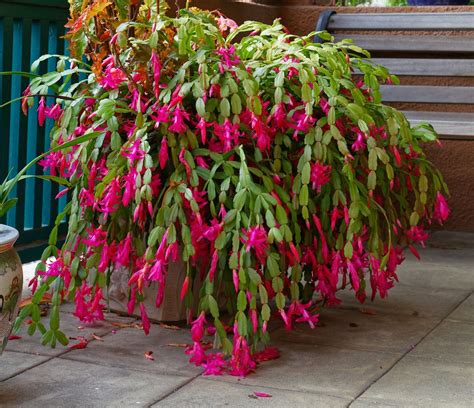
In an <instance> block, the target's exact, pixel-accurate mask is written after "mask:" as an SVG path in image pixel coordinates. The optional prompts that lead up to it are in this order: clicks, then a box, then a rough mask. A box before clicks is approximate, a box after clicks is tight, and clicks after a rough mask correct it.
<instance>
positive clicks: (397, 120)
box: [17, 0, 449, 375]
mask: <svg viewBox="0 0 474 408" xmlns="http://www.w3.org/2000/svg"><path fill="white" fill-rule="evenodd" d="M70 4H71V18H70V20H69V22H68V24H67V27H68V29H69V31H68V33H67V39H68V40H69V43H70V50H71V57H65V56H45V57H42V59H41V60H40V61H39V62H38V63H39V64H40V63H41V61H43V60H45V59H46V58H56V59H57V70H56V71H55V72H49V73H47V74H46V75H42V76H37V77H35V78H34V79H33V80H32V81H31V83H30V86H29V87H28V89H27V90H26V92H25V96H24V105H25V110H26V109H27V106H28V104H29V105H30V106H31V105H32V100H33V99H34V98H37V97H39V98H40V99H39V107H38V119H39V122H40V124H42V122H44V119H45V117H50V118H53V119H54V122H55V126H54V128H53V129H52V131H51V142H52V145H53V146H58V145H61V144H64V143H67V142H70V141H73V140H75V139H76V138H78V137H81V136H84V135H88V134H89V133H91V132H93V133H97V132H98V133H99V136H98V137H97V138H95V139H93V140H86V141H83V142H82V143H80V144H78V145H75V146H73V147H70V148H68V149H65V150H61V151H56V152H54V153H52V154H50V155H48V156H47V157H46V158H45V159H44V160H43V162H42V164H43V166H44V167H45V169H47V171H49V173H50V174H52V175H56V176H59V177H62V178H65V179H67V181H68V189H67V194H68V196H69V197H70V200H69V203H68V205H67V206H66V208H65V210H64V212H63V213H62V215H61V216H60V217H58V220H57V223H58V224H57V225H59V223H60V222H61V220H63V219H64V218H66V217H67V219H68V223H69V229H68V235H67V238H66V241H65V243H64V244H63V245H62V247H61V248H57V247H56V242H57V227H55V228H54V229H53V232H52V234H51V238H50V246H49V247H48V248H47V250H46V251H45V253H44V254H43V262H42V263H41V264H40V266H39V268H38V270H37V276H36V278H35V280H34V282H33V289H34V291H35V295H34V296H33V301H32V303H31V304H30V305H28V306H27V307H25V308H24V309H23V310H22V312H21V315H20V317H19V319H18V321H17V326H19V325H20V323H21V321H22V320H23V319H25V318H26V317H27V316H28V315H31V317H32V318H31V327H30V332H34V331H35V330H36V329H38V330H40V331H41V332H42V333H43V338H42V341H43V343H45V344H47V343H51V344H52V345H53V346H54V345H55V344H56V342H57V341H59V342H61V343H66V342H67V338H66V336H65V335H64V334H63V333H62V332H61V331H60V322H59V307H60V304H61V302H62V301H64V300H67V299H69V300H74V301H75V304H76V309H75V315H76V316H77V317H79V318H80V319H81V320H83V321H86V322H90V321H93V320H96V319H102V318H103V310H104V307H105V306H104V305H105V303H106V298H107V285H108V283H109V282H110V276H111V274H114V273H125V272H124V270H127V271H129V281H128V284H129V308H130V310H133V309H134V307H135V305H138V306H139V310H140V311H141V315H142V323H143V329H144V331H145V332H146V333H147V332H148V330H149V325H150V323H149V319H148V317H147V310H146V308H145V306H144V303H143V300H144V289H145V288H146V287H148V286H149V285H150V284H152V283H154V284H155V285H156V287H157V293H156V306H158V307H159V306H160V304H161V302H162V300H163V293H164V287H165V285H166V280H167V279H172V277H171V276H170V275H169V273H168V272H167V271H168V267H169V265H170V264H171V263H173V262H175V261H176V260H178V259H180V260H182V261H183V262H184V265H185V270H186V278H185V280H184V283H183V285H182V289H181V292H180V294H176V296H180V297H181V300H182V302H184V303H185V304H186V306H187V307H188V311H189V319H190V320H191V321H192V329H191V335H192V340H193V344H192V345H191V346H189V347H188V349H187V350H186V352H187V353H188V354H189V355H190V357H191V358H190V361H191V362H193V363H195V364H197V365H202V366H203V367H204V369H205V372H206V373H207V374H220V373H222V372H223V371H226V372H228V373H230V374H233V375H246V374H248V373H249V372H251V371H252V370H253V369H254V368H255V365H256V362H258V361H259V360H261V359H262V358H264V359H265V358H270V357H269V356H267V355H266V354H268V353H269V352H268V349H267V352H264V353H263V357H262V351H261V347H262V345H263V344H266V343H267V342H268V340H269V338H268V332H267V328H268V324H269V321H270V319H272V318H279V319H283V322H284V324H285V326H286V327H287V328H288V329H291V328H292V326H293V325H294V324H295V322H296V323H302V322H304V323H306V324H308V325H309V326H311V327H315V326H316V325H317V322H318V312H319V310H320V309H321V308H322V307H323V306H324V305H335V304H338V303H339V302H340V300H339V299H338V297H337V296H338V294H337V292H338V290H340V289H342V288H351V289H352V291H353V292H354V295H355V297H356V298H357V299H358V300H359V301H361V302H364V301H365V300H366V297H367V296H368V297H370V298H372V299H373V298H374V297H375V296H376V295H377V294H379V295H380V297H382V298H383V297H385V296H386V294H387V291H388V290H389V289H390V288H391V287H392V286H393V285H394V282H395V281H396V280H397V275H396V269H397V266H398V265H399V264H400V263H401V262H402V261H403V251H404V249H405V248H407V247H408V248H410V249H411V250H412V251H413V252H415V253H416V249H415V248H414V246H413V244H415V243H423V241H424V240H425V239H426V238H427V233H426V232H425V228H426V227H427V226H429V225H430V224H431V222H432V221H433V220H436V221H438V222H443V221H444V220H445V219H446V217H447V216H448V212H449V210H448V208H447V205H446V201H445V199H444V198H443V193H444V192H446V186H445V184H444V182H443V179H442V177H441V175H440V174H439V172H438V171H437V170H436V169H435V168H434V167H433V165H432V164H431V163H430V162H429V161H428V160H427V159H426V156H425V154H424V153H423V150H422V145H423V143H425V142H433V141H436V139H437V138H436V134H435V133H434V131H433V129H432V127H431V126H429V125H423V126H418V127H415V128H411V127H410V124H409V123H408V122H407V119H406V118H405V117H404V115H403V114H402V113H400V112H399V111H397V110H396V109H394V108H392V107H389V106H386V105H383V104H382V103H381V98H380V92H379V84H380V83H387V82H389V83H394V82H396V81H397V79H396V77H394V76H392V75H390V74H389V72H388V71H387V70H386V69H385V68H383V67H381V66H378V65H375V64H373V63H371V61H370V57H369V55H368V53H367V52H366V51H364V50H362V49H360V48H358V47H356V46H354V45H353V44H352V43H350V42H349V41H344V42H340V43H337V44H334V43H332V42H327V43H324V44H316V43H313V41H312V37H313V35H314V33H313V34H309V35H308V36H306V37H299V36H294V35H291V34H289V33H288V32H287V30H286V29H285V28H284V27H283V26H282V25H281V23H280V22H279V21H275V22H274V23H273V24H272V25H266V24H262V23H258V22H246V23H244V24H242V25H241V26H238V25H237V24H236V23H235V22H234V21H232V20H230V19H227V18H225V17H224V16H222V15H220V14H219V13H215V12H214V13H211V12H208V11H202V10H198V9H193V8H188V7H186V8H185V9H181V10H178V11H177V13H176V15H175V16H174V17H169V16H168V15H167V14H166V2H164V1H159V2H157V1H151V0H114V1H112V0H80V1H79V0H70ZM320 35H321V36H324V38H325V39H327V40H330V36H329V35H328V34H324V33H321V34H320ZM35 65H38V64H35ZM33 68H34V69H35V68H36V67H33ZM51 92H54V93H55V94H56V95H57V99H56V101H55V103H54V104H53V105H51V106H47V105H46V103H45V99H44V97H43V96H41V95H45V94H51ZM65 192H66V190H65ZM51 256H53V258H51ZM195 285H200V290H199V301H198V302H197V301H195V300H196V299H194V294H195V293H198V291H195V290H193V287H194V286H195ZM46 291H52V292H53V298H52V299H53V300H52V302H53V307H52V311H51V320H50V324H49V328H46V327H45V326H44V325H43V324H42V323H41V321H40V317H39V309H38V302H39V300H40V299H41V296H42V295H43V294H44V293H45V292H46ZM222 298H224V299H226V300H227V304H226V305H225V307H222V305H220V304H219V302H220V299H222ZM195 305H197V306H195ZM206 329H207V330H208V331H209V332H213V333H215V342H214V345H215V350H214V352H213V353H211V352H208V351H206V350H205V347H203V344H202V337H203V335H204V333H205V330H206ZM289 335H290V334H289ZM216 350H217V351H216ZM270 354H271V349H270Z"/></svg>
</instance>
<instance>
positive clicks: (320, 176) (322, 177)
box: [310, 161, 332, 190]
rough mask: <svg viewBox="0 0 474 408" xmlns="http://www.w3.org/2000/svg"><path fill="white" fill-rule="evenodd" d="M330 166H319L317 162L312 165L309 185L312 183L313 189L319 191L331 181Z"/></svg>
mask: <svg viewBox="0 0 474 408" xmlns="http://www.w3.org/2000/svg"><path fill="white" fill-rule="evenodd" d="M331 170H332V168H331V166H330V165H329V164H328V165H326V166H325V165H324V164H321V163H320V162H319V161H318V162H316V163H313V165H312V166H311V178H310V180H311V183H313V188H314V189H318V190H319V189H320V188H321V187H322V186H324V185H325V184H327V183H329V181H331Z"/></svg>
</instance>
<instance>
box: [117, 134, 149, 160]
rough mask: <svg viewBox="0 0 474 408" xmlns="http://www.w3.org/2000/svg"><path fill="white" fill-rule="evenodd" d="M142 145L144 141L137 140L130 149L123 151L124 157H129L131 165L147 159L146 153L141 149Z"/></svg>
mask: <svg viewBox="0 0 474 408" xmlns="http://www.w3.org/2000/svg"><path fill="white" fill-rule="evenodd" d="M141 143H142V141H141V140H140V139H138V140H135V141H134V142H133V143H132V144H131V146H130V147H128V148H127V149H125V150H124V151H122V156H125V157H127V158H128V160H129V161H130V164H133V163H134V162H135V161H137V160H141V159H143V158H144V157H145V152H144V151H143V150H142V148H141Z"/></svg>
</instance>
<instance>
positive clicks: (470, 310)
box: [448, 294, 474, 322]
mask: <svg viewBox="0 0 474 408" xmlns="http://www.w3.org/2000/svg"><path fill="white" fill-rule="evenodd" d="M448 319H449V320H460V321H466V322H474V294H471V295H470V296H469V297H468V298H467V299H466V300H465V301H464V302H462V303H461V304H460V305H459V306H458V307H457V309H456V310H455V311H454V312H453V313H451V314H450V315H449V316H448Z"/></svg>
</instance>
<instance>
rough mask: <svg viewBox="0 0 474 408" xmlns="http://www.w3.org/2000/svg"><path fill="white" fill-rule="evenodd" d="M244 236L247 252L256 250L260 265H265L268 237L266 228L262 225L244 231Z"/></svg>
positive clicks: (243, 241) (243, 240)
mask: <svg viewBox="0 0 474 408" xmlns="http://www.w3.org/2000/svg"><path fill="white" fill-rule="evenodd" d="M242 232H243V234H244V236H243V237H242V238H241V241H242V243H243V244H244V245H245V252H250V250H251V249H254V251H255V255H256V256H257V259H258V260H259V262H260V263H265V261H266V259H267V248H268V236H267V232H266V231H265V228H263V226H261V225H257V226H253V227H250V228H249V229H248V230H245V229H243V230H242Z"/></svg>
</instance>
